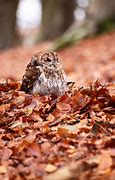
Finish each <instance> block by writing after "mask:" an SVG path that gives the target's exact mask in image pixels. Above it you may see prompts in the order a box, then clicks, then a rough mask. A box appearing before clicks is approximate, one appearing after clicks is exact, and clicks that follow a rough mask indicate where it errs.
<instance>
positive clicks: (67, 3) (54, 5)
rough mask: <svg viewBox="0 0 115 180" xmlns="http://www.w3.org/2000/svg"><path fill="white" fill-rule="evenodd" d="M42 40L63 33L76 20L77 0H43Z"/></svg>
mask: <svg viewBox="0 0 115 180" xmlns="http://www.w3.org/2000/svg"><path fill="white" fill-rule="evenodd" d="M41 5H42V20H41V34H40V39H41V40H49V39H50V40H51V39H54V38H56V37H58V36H60V35H62V34H63V33H64V32H65V31H66V30H67V29H68V27H70V26H71V24H72V23H73V21H74V10H75V8H76V0H41Z"/></svg>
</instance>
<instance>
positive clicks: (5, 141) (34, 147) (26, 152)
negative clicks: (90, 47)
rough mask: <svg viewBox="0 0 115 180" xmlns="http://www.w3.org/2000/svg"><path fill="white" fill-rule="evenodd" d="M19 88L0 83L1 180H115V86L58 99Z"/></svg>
mask: <svg viewBox="0 0 115 180" xmlns="http://www.w3.org/2000/svg"><path fill="white" fill-rule="evenodd" d="M20 86H21V83H20V82H11V81H3V80H1V81H0V179H8V180H10V179H14V180H15V179H16V180H17V179H19V180H20V179H45V180H51V179H55V180H65V179H67V180H68V179H78V180H85V179H95V180H96V179H100V180H101V179H103V180H104V179H110V180H112V179H114V174H115V163H114V161H115V84H105V85H102V84H101V83H100V82H99V81H98V80H97V81H96V82H95V83H93V84H91V85H90V87H78V88H77V87H76V86H75V85H73V86H72V87H71V88H70V89H69V90H68V92H66V93H65V94H64V95H63V96H62V97H59V98H58V99H56V100H54V99H52V98H51V97H49V96H40V95H30V94H25V93H24V92H21V91H20V90H19V89H20Z"/></svg>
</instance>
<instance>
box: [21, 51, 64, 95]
mask: <svg viewBox="0 0 115 180" xmlns="http://www.w3.org/2000/svg"><path fill="white" fill-rule="evenodd" d="M66 88H67V80H66V74H65V72H64V70H63V68H62V66H61V64H60V62H59V58H58V56H57V54H56V53H55V52H38V53H36V54H35V55H34V56H33V57H32V58H31V61H30V63H29V64H28V65H27V68H26V70H25V74H24V75H23V78H22V85H21V90H22V91H25V92H26V93H30V94H40V95H50V96H54V97H58V96H61V95H63V94H64V93H65V91H66Z"/></svg>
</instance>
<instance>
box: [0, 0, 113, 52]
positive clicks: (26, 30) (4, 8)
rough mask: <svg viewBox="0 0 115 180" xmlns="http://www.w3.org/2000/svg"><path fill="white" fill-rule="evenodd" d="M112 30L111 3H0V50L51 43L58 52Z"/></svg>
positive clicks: (74, 0) (38, 0) (101, 0)
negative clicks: (81, 40)
mask: <svg viewBox="0 0 115 180" xmlns="http://www.w3.org/2000/svg"><path fill="white" fill-rule="evenodd" d="M114 28H115V1H114V0H109V1H108V0H71V1H70V0H55V1H54V0H0V50H4V49H7V48H11V47H14V46H21V45H23V46H31V45H34V44H36V43H39V42H41V41H52V40H55V41H54V44H53V45H52V49H53V50H58V49H60V48H63V47H65V46H67V45H71V44H73V43H74V42H76V41H77V40H79V39H82V38H84V37H87V36H92V35H95V34H99V33H102V32H105V31H107V30H114Z"/></svg>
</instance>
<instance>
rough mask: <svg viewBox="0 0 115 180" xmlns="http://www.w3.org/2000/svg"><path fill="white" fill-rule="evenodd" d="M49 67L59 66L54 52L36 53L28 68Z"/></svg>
mask: <svg viewBox="0 0 115 180" xmlns="http://www.w3.org/2000/svg"><path fill="white" fill-rule="evenodd" d="M43 65H44V66H49V67H57V66H58V65H59V59H58V56H57V54H56V53H55V52H52V51H51V52H39V53H36V54H35V55H34V56H33V57H32V58H31V62H30V66H32V67H37V66H43Z"/></svg>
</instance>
